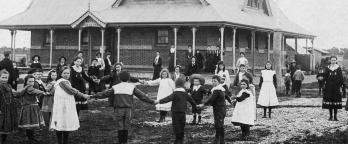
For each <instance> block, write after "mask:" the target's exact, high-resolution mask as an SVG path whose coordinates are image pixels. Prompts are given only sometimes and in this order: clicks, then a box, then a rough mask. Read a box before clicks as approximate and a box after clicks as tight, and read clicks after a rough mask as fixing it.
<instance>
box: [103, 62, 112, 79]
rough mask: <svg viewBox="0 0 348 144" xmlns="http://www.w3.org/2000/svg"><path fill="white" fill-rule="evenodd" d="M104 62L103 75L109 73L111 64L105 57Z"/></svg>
mask: <svg viewBox="0 0 348 144" xmlns="http://www.w3.org/2000/svg"><path fill="white" fill-rule="evenodd" d="M110 61H111V60H110ZM104 63H105V69H104V75H109V74H110V73H111V65H110V64H109V61H108V59H107V58H105V59H104Z"/></svg>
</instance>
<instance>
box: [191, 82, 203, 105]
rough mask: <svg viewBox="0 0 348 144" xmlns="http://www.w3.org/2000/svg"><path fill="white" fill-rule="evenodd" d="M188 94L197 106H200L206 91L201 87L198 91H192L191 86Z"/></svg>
mask: <svg viewBox="0 0 348 144" xmlns="http://www.w3.org/2000/svg"><path fill="white" fill-rule="evenodd" d="M188 92H189V93H190V94H191V96H192V98H193V100H195V102H196V103H197V104H201V103H202V100H203V96H204V95H205V94H207V91H206V90H205V89H204V88H203V86H200V87H199V88H198V90H196V91H194V90H193V85H192V86H191V88H190V89H189V90H188Z"/></svg>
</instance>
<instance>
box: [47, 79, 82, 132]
mask: <svg viewBox="0 0 348 144" xmlns="http://www.w3.org/2000/svg"><path fill="white" fill-rule="evenodd" d="M64 82H65V83H67V84H66V85H67V86H68V87H69V86H70V89H72V87H71V84H70V82H69V81H68V80H66V79H63V78H61V79H59V80H58V81H57V82H56V83H55V85H54V88H55V92H54V103H53V110H52V119H51V123H50V129H54V130H58V131H75V130H77V129H78V128H79V127H80V122H79V118H78V116H77V110H76V106H75V98H74V95H72V94H69V93H67V92H66V91H65V90H64V89H63V88H62V86H61V84H60V83H64ZM75 91H76V93H77V95H81V93H79V92H77V90H75Z"/></svg>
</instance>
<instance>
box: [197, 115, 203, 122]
mask: <svg viewBox="0 0 348 144" xmlns="http://www.w3.org/2000/svg"><path fill="white" fill-rule="evenodd" d="M201 120H202V116H201V115H199V116H198V122H197V124H200V123H201Z"/></svg>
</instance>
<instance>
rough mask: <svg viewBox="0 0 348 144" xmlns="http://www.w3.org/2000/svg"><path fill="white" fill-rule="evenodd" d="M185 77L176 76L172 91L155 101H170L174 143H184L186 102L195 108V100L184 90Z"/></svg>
mask: <svg viewBox="0 0 348 144" xmlns="http://www.w3.org/2000/svg"><path fill="white" fill-rule="evenodd" d="M185 82H186V81H185V79H184V78H178V79H177V80H176V81H175V87H176V89H175V90H174V92H173V93H172V94H171V95H169V96H167V97H165V98H163V99H160V100H159V101H155V103H156V104H158V103H159V104H163V103H167V102H172V107H171V111H172V121H173V131H174V134H175V142H174V144H183V143H184V128H185V122H186V108H187V102H190V104H191V105H192V109H196V103H195V100H194V99H192V97H191V96H190V95H189V94H188V93H187V92H186V91H185V89H184V86H185Z"/></svg>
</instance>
